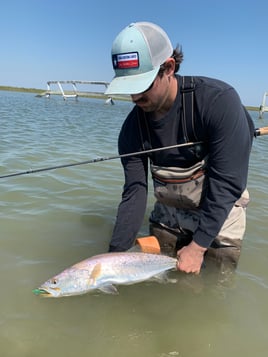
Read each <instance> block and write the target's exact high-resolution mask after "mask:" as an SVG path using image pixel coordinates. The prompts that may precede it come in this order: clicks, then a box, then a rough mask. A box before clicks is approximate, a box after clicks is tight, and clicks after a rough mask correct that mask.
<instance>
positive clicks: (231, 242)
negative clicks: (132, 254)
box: [139, 76, 249, 266]
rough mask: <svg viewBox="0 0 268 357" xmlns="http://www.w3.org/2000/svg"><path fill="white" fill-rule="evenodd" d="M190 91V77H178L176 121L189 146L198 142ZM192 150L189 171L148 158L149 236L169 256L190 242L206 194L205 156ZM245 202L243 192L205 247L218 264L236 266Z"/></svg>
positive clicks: (193, 101)
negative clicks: (151, 196)
mask: <svg viewBox="0 0 268 357" xmlns="http://www.w3.org/2000/svg"><path fill="white" fill-rule="evenodd" d="M194 91H195V83H194V78H193V77H189V76H185V77H182V83H180V93H181V111H180V117H179V118H178V120H180V121H181V123H180V124H181V125H180V128H181V130H182V134H183V139H184V142H193V143H194V142H199V141H200V139H199V138H198V133H196V130H195V118H196V116H195V110H194V104H195V98H194ZM144 122H145V123H141V121H140V120H139V123H140V133H141V138H142V143H143V148H144V150H146V149H148V145H149V147H151V146H152V145H151V142H150V135H149V128H148V125H147V123H146V121H144ZM142 125H143V131H142ZM142 132H143V133H144V132H145V133H146V135H147V138H148V139H147V141H145V140H144V138H143V135H142ZM146 145H147V147H146ZM201 145H202V144H201ZM193 149H194V150H195V151H196V157H197V162H196V164H194V165H193V166H191V167H189V168H180V167H164V166H157V165H154V164H153V162H152V159H151V158H150V169H151V174H152V178H153V184H154V195H155V197H156V200H157V201H156V203H155V206H154V209H153V211H152V213H151V216H150V234H151V235H153V236H156V237H157V238H158V240H159V243H160V247H161V250H162V251H163V252H164V253H167V254H170V255H176V251H177V250H178V249H180V248H181V247H183V246H185V245H188V244H189V243H190V242H191V240H192V233H193V232H194V231H195V230H196V228H197V227H198V224H199V210H198V207H199V205H200V202H201V201H202V198H203V197H204V196H205V195H206V189H207V178H206V166H207V162H208V155H203V157H202V156H201V157H200V156H199V153H200V152H201V153H202V152H204V150H202V149H200V144H197V145H196V146H194V148H193ZM198 158H199V160H198ZM248 202H249V195H248V192H247V190H245V192H243V194H242V196H241V198H240V199H239V200H238V201H237V202H236V203H235V205H234V207H233V208H232V210H231V212H230V214H229V216H228V217H227V219H226V221H225V222H224V224H223V226H222V228H221V230H220V232H219V234H218V235H217V237H215V239H214V241H213V242H212V245H211V247H209V248H208V251H207V257H212V258H213V260H216V261H217V262H218V263H219V264H220V265H222V263H223V262H227V264H228V265H229V263H231V265H232V266H236V264H237V262H238V259H239V256H240V248H241V240H242V238H243V235H244V232H245V223H246V220H245V207H246V206H247V204H248ZM219 248H222V249H219Z"/></svg>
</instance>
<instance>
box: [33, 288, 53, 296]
mask: <svg viewBox="0 0 268 357" xmlns="http://www.w3.org/2000/svg"><path fill="white" fill-rule="evenodd" d="M33 293H34V295H40V296H42V297H53V294H52V293H51V292H50V291H48V290H47V289H44V288H38V289H34V290H33Z"/></svg>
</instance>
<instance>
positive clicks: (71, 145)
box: [0, 92, 268, 357]
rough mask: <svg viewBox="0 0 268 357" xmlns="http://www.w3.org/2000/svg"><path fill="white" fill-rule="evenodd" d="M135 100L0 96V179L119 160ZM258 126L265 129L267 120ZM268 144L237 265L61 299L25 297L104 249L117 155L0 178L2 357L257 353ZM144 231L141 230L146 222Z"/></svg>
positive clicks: (117, 193)
mask: <svg viewBox="0 0 268 357" xmlns="http://www.w3.org/2000/svg"><path fill="white" fill-rule="evenodd" d="M131 106H132V105H131V103H125V102H116V105H114V106H109V105H105V104H104V102H103V101H102V100H93V99H80V100H79V101H78V102H76V101H74V100H68V101H63V100H62V98H61V97H53V98H51V99H46V98H36V97H35V96H34V95H32V94H25V93H11V92H0V118H1V131H0V137H1V140H0V149H1V158H0V175H5V174H9V173H14V172H21V171H25V170H30V169H37V168H42V167H47V166H54V165H59V164H67V163H72V162H80V161H84V160H90V159H95V158H99V157H109V156H113V155H117V136H118V133H119V130H120V127H121V124H122V122H123V120H124V118H125V116H126V115H127V113H128V111H129V110H130V108H131ZM251 114H252V116H253V118H254V121H255V125H256V127H261V126H268V116H267V115H266V116H265V118H264V119H263V120H259V119H257V115H258V114H257V113H253V112H252V113H251ZM267 148H268V138H267V137H260V138H257V139H255V140H254V145H253V150H252V155H251V161H250V174H249V183H248V188H249V190H250V193H251V203H250V205H249V208H248V225H247V231H246V235H245V240H244V243H243V251H242V255H241V258H240V262H239V266H238V269H237V271H236V272H235V273H233V274H231V275H224V274H219V273H218V272H217V271H216V270H213V269H209V267H208V268H207V269H204V271H203V272H202V273H201V275H200V276H190V275H184V274H182V273H176V272H174V273H171V275H172V276H173V275H175V276H176V277H177V278H178V282H177V283H176V284H157V283H142V284H137V285H133V286H126V287H120V288H119V292H120V293H119V295H117V296H110V295H104V294H101V293H94V294H87V295H83V296H75V297H69V298H62V299H42V298H40V297H37V296H35V295H33V293H32V289H34V288H36V287H37V286H38V285H39V284H40V283H42V282H44V281H45V280H47V278H49V277H51V276H53V275H55V274H56V273H58V272H59V271H61V270H63V269H64V268H66V267H68V266H70V265H71V264H73V263H76V262H78V261H80V260H82V259H84V258H87V257H89V256H91V255H94V254H97V253H100V252H104V251H106V250H107V247H108V243H109V239H110V236H111V232H112V229H113V224H114V219H115V215H116V211H117V205H118V203H119V200H120V197H121V190H122V185H123V172H122V169H121V165H120V161H119V160H111V161H110V160H109V161H105V162H98V163H93V164H88V165H81V166H76V167H72V168H63V169H57V170H53V171H46V172H42V173H37V174H28V175H23V176H18V177H12V178H5V179H0V185H1V191H0V207H1V210H0V224H1V236H0V242H1V250H0V281H1V295H0V301H1V312H0V353H1V356H6V357H9V356H10V357H13V356H23V357H24V356H25V357H29V356H37V355H38V356H39V357H45V356H48V355H52V354H53V355H57V356H64V357H69V356H70V357H71V356H74V355H77V356H109V357H110V356H111V357H113V356H115V357H120V356H129V357H132V356H133V357H134V356H146V357H155V356H156V357H168V356H180V357H184V356H190V357H195V356H198V357H203V356H217V357H221V356H243V357H244V356H252V355H255V356H264V355H266V353H267V348H268V340H267V330H268V304H267V297H268V273H267V256H268V243H267V230H268V223H267V218H266V215H267V210H268V204H267V202H268V188H267V177H266V173H267V169H268V158H267ZM152 204H153V198H152V195H151V197H150V200H149V202H148V212H147V216H146V217H145V221H144V225H143V227H142V228H141V232H140V235H144V234H146V233H147V225H146V220H147V218H148V214H149V212H150V208H151V207H152Z"/></svg>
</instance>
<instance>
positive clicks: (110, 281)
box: [33, 252, 177, 297]
mask: <svg viewBox="0 0 268 357" xmlns="http://www.w3.org/2000/svg"><path fill="white" fill-rule="evenodd" d="M176 262H177V260H176V259H175V258H171V257H168V256H166V255H161V254H151V253H138V252H119V253H106V254H101V255H96V256H93V257H91V258H88V259H86V260H83V261H81V262H79V263H77V264H75V265H73V266H71V267H70V268H67V269H65V270H64V271H63V272H61V273H60V274H58V275H56V276H54V277H53V278H51V279H49V280H47V281H46V282H45V283H44V284H42V285H41V286H40V287H39V288H38V289H35V290H33V292H34V293H35V294H36V295H41V296H46V297H62V296H70V295H80V294H85V293H87V292H90V291H93V290H100V291H102V292H104V293H108V294H116V293H117V289H116V287H115V285H130V284H135V283H139V282H142V281H145V280H149V279H159V278H161V277H162V278H163V276H164V275H165V272H167V271H168V270H172V269H176Z"/></svg>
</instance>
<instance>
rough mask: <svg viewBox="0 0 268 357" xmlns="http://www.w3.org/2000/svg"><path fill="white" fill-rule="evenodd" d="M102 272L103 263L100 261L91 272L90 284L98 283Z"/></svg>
mask: <svg viewBox="0 0 268 357" xmlns="http://www.w3.org/2000/svg"><path fill="white" fill-rule="evenodd" d="M100 274H101V263H98V264H96V265H95V266H94V268H93V270H92V272H91V274H90V277H89V283H90V285H95V284H96V280H97V278H98V277H99V276H100Z"/></svg>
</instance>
